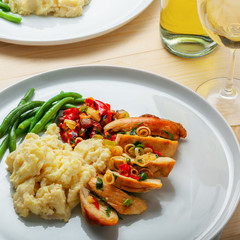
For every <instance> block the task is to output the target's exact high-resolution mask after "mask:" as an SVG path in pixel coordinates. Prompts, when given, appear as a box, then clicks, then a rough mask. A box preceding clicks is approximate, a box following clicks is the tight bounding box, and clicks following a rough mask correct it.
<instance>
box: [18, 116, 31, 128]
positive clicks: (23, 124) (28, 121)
mask: <svg viewBox="0 0 240 240" xmlns="http://www.w3.org/2000/svg"><path fill="white" fill-rule="evenodd" d="M33 118H34V116H32V117H30V118H27V119H25V120H24V121H22V122H21V123H20V124H19V125H18V129H28V127H29V126H30V124H31V122H32V120H33Z"/></svg>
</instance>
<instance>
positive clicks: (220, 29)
mask: <svg viewBox="0 0 240 240" xmlns="http://www.w3.org/2000/svg"><path fill="white" fill-rule="evenodd" d="M197 3H198V14H199V17H200V21H201V23H202V26H203V28H204V30H205V31H206V32H207V33H208V35H209V36H210V38H212V40H214V41H215V42H217V43H218V44H219V45H222V46H225V47H227V48H230V49H231V50H232V63H231V68H230V76H229V78H228V79H227V78H216V79H212V80H208V81H206V82H204V83H203V84H202V85H200V86H199V87H198V88H197V93H199V94H200V95H201V96H203V97H204V98H205V99H206V100H207V101H208V102H209V103H210V104H212V105H213V106H215V107H216V108H217V109H218V110H219V112H220V113H221V114H222V115H223V116H224V118H225V119H226V120H227V121H228V123H229V124H230V125H231V126H235V125H239V124H240V83H239V82H240V80H239V81H238V80H236V79H233V76H234V65H235V56H236V50H237V49H238V48H240V0H197Z"/></svg>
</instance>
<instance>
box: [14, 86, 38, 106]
mask: <svg viewBox="0 0 240 240" xmlns="http://www.w3.org/2000/svg"><path fill="white" fill-rule="evenodd" d="M34 91H35V89H34V88H30V89H29V90H28V91H27V92H26V94H25V95H24V96H23V98H22V99H21V100H20V102H19V103H18V106H21V105H23V104H24V103H26V102H28V101H29V100H30V99H31V98H32V96H33V94H34Z"/></svg>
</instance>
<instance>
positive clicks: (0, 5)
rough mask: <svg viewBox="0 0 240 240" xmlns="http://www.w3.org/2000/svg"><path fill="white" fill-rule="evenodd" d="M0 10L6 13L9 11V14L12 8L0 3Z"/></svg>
mask: <svg viewBox="0 0 240 240" xmlns="http://www.w3.org/2000/svg"><path fill="white" fill-rule="evenodd" d="M0 8H1V9H2V10H4V11H7V12H9V11H11V9H10V7H9V6H8V5H7V4H6V3H4V2H2V1H1V2H0Z"/></svg>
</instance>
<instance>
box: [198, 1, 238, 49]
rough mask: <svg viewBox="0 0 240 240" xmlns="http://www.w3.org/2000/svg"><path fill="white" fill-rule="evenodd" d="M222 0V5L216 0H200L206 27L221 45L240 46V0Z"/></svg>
mask: <svg viewBox="0 0 240 240" xmlns="http://www.w3.org/2000/svg"><path fill="white" fill-rule="evenodd" d="M221 1H222V4H221V3H219V4H221V5H220V6H219V5H217V4H216V2H214V1H208V2H207V1H205V0H201V1H199V2H200V5H199V6H200V8H199V9H200V11H201V19H202V21H203V26H204V29H205V30H206V32H207V33H208V35H209V36H210V37H211V38H212V39H213V40H214V41H215V42H217V43H218V44H219V45H222V46H225V47H229V48H233V49H237V48H240V12H239V11H240V0H237V1H228V2H225V3H224V4H223V2H224V0H220V2H221ZM229 13H230V14H229Z"/></svg>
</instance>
